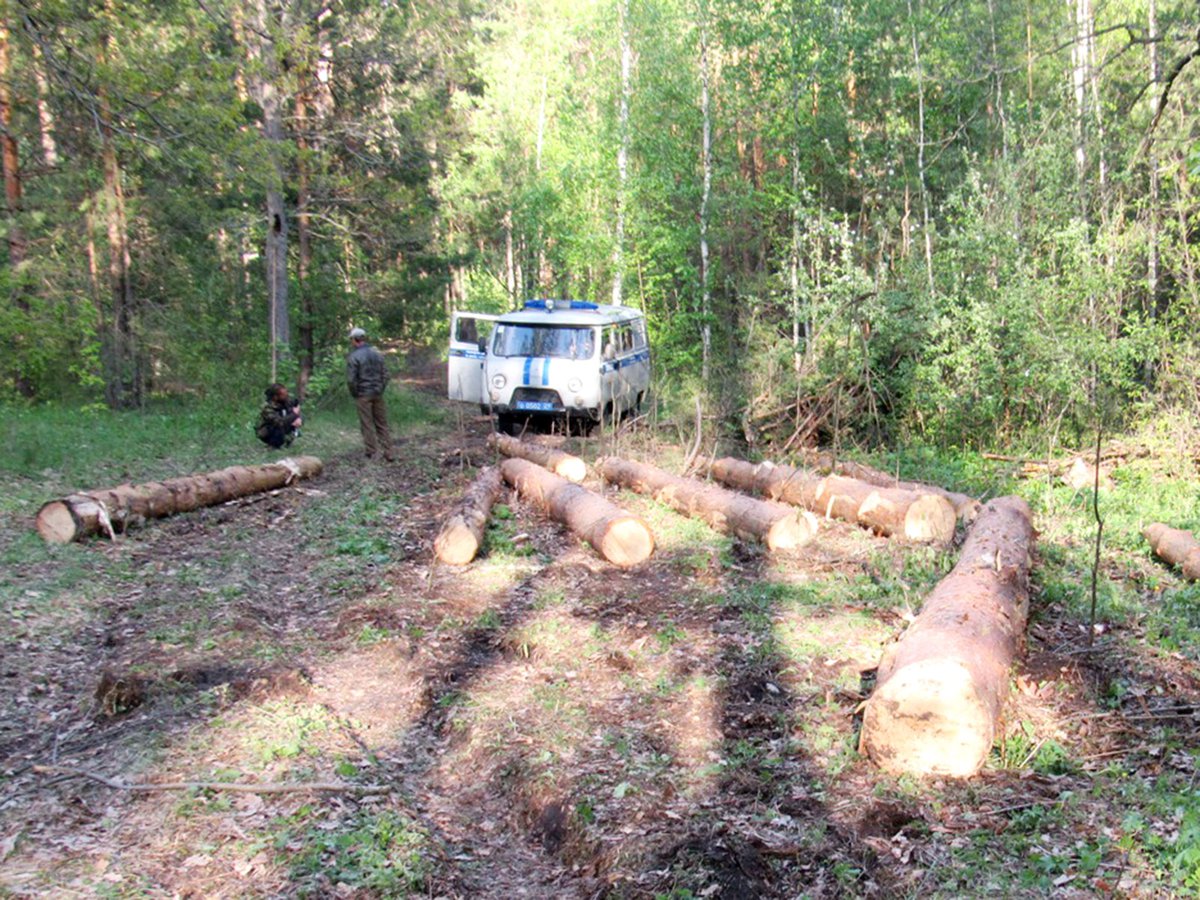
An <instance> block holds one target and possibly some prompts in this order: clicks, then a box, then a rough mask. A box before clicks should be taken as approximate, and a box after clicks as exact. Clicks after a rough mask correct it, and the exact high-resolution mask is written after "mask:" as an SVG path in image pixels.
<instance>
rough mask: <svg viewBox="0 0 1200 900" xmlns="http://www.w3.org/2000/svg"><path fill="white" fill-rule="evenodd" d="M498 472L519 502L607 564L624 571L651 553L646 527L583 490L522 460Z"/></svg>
mask: <svg viewBox="0 0 1200 900" xmlns="http://www.w3.org/2000/svg"><path fill="white" fill-rule="evenodd" d="M500 472H501V474H502V475H503V476H504V480H505V481H507V482H508V483H509V484H511V485H512V486H513V487H515V488H516V489H517V491H518V492H519V493H520V495H521V497H522V498H523V499H525V500H527V501H529V502H530V503H533V504H534V505H536V506H538V507H540V508H541V509H542V510H543V511H545V512H546V513H547V514H548V515H549V516H550V517H551V518H552V519H554V520H555V521H557V522H561V523H563V524H564V525H566V526H567V527H568V528H569V529H571V531H572V532H574V533H575V534H576V535H578V536H579V537H581V538H583V539H584V540H585V541H587V542H588V543H589V544H591V545H592V546H593V547H595V548H596V550H597V551H598V552H599V553H600V555H601V556H603V557H604V558H605V559H607V560H608V561H609V562H611V563H613V564H615V565H618V566H622V567H625V568H628V567H629V566H636V565H638V564H639V563H642V562H645V561H646V560H647V559H649V558H650V554H651V553H653V552H654V535H653V533H651V531H650V526H648V525H647V524H646V523H645V522H643V521H642V520H641V519H639V518H637V517H636V516H631V515H630V514H629V513H627V512H625V511H624V510H623V509H621V508H620V507H617V506H614V505H613V504H611V503H609V502H608V501H607V500H605V499H604V498H603V497H599V496H597V495H596V494H593V493H592V492H591V491H589V490H587V489H586V488H582V487H580V486H579V485H577V484H572V483H571V482H569V481H567V480H566V479H564V478H559V477H558V476H557V475H555V474H554V473H553V472H550V471H548V470H546V469H543V468H542V467H541V466H539V465H536V464H534V463H531V462H529V461H528V460H524V459H506V460H505V461H504V462H503V463H502V464H501V466H500Z"/></svg>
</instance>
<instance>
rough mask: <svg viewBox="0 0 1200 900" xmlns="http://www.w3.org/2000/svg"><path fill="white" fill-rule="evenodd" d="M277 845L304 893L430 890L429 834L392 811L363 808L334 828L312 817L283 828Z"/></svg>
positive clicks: (299, 891) (392, 894)
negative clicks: (367, 810) (371, 810)
mask: <svg viewBox="0 0 1200 900" xmlns="http://www.w3.org/2000/svg"><path fill="white" fill-rule="evenodd" d="M275 846H276V850H277V851H278V854H279V859H280V862H282V863H284V864H285V865H287V867H288V872H289V874H290V876H291V878H292V881H293V883H294V886H295V888H296V892H297V894H298V895H299V896H301V897H328V896H333V895H340V894H341V893H342V892H343V891H345V890H346V889H347V888H348V889H349V893H352V894H356V895H357V893H358V892H368V893H370V894H371V895H373V896H383V897H403V896H408V895H409V894H410V893H425V891H424V887H425V884H426V880H427V878H428V876H429V874H430V872H431V871H432V868H433V866H432V864H431V863H430V861H429V855H430V852H431V848H432V844H431V841H430V839H429V836H428V835H427V834H426V833H425V831H424V830H423V829H421V828H420V827H419V826H418V825H416V824H415V823H414V822H412V821H410V820H409V819H407V818H405V817H404V816H401V815H399V814H398V813H395V812H391V811H384V812H379V813H367V812H363V813H359V814H357V815H355V816H352V817H351V818H349V819H347V820H344V821H342V822H339V823H337V826H336V827H334V828H328V827H327V824H326V823H325V822H319V821H314V820H313V819H309V820H308V821H306V822H305V823H304V824H303V825H293V826H291V827H289V828H286V829H284V830H283V831H282V832H281V833H280V835H279V837H278V839H277V840H276V845H275ZM343 885H344V886H345V887H342V886H343Z"/></svg>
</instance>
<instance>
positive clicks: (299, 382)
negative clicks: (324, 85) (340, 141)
mask: <svg viewBox="0 0 1200 900" xmlns="http://www.w3.org/2000/svg"><path fill="white" fill-rule="evenodd" d="M308 106H309V97H308V94H307V93H306V92H304V91H301V92H300V93H299V94H297V96H296V242H297V245H298V249H299V257H298V259H297V262H296V284H297V287H298V288H299V289H300V328H299V331H300V372H299V373H298V375H297V376H296V396H297V397H298V398H299V399H301V400H303V399H305V396H306V394H307V391H308V382H309V380H310V379H311V378H312V373H313V366H314V364H315V360H316V347H315V344H314V341H313V326H314V323H315V321H316V310H315V309H314V308H313V298H312V290H311V289H310V286H309V284H308V275H309V271H310V269H311V268H312V240H311V236H310V234H309V217H310V213H309V209H308V206H309V200H310V197H309V187H308V152H309V148H308V127H309V126H308Z"/></svg>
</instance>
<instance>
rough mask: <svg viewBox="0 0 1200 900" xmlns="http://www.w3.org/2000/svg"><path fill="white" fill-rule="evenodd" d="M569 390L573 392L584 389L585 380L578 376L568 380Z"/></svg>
mask: <svg viewBox="0 0 1200 900" xmlns="http://www.w3.org/2000/svg"><path fill="white" fill-rule="evenodd" d="M567 390H568V391H571V392H572V393H578V392H579V391H581V390H583V382H582V381H581V380H580V379H578V378H572V379H571V380H570V381H568V382H567Z"/></svg>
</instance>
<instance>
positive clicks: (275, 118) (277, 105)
mask: <svg viewBox="0 0 1200 900" xmlns="http://www.w3.org/2000/svg"><path fill="white" fill-rule="evenodd" d="M269 7H270V5H269V4H268V2H267V0H251V8H250V12H251V16H252V22H253V27H252V28H246V29H245V35H246V37H247V40H248V46H247V51H248V56H249V63H250V64H249V65H248V66H247V68H246V83H247V88H248V90H249V92H250V96H251V97H252V98H253V99H254V101H255V102H256V103H257V104H258V106H259V108H260V109H261V110H262V127H261V130H262V136H263V138H264V139H265V141H266V149H267V156H268V159H269V160H270V167H269V170H268V171H267V172H266V178H267V186H266V192H265V193H266V205H267V222H266V239H265V242H264V254H263V262H264V265H265V268H266V279H267V302H268V307H269V313H268V314H269V319H268V324H269V325H270V334H271V380H272V381H275V380H276V378H277V371H276V370H277V366H278V359H279V350H280V348H283V349H284V351H285V353H286V349H287V347H288V346H289V344H290V343H291V339H292V338H291V321H290V318H289V315H288V264H287V247H288V218H287V208H286V206H285V201H284V195H283V191H284V171H283V159H282V157H283V153H284V149H283V143H284V129H283V97H282V96H281V91H280V88H279V81H280V79H281V75H280V71H279V61H278V59H277V57H276V46H275V43H276V35H277V34H279V33H281V32H282V33H284V34H286V33H287V30H288V26H289V24H290V23H289V22H288V21H287V16H286V11H285V12H284V13H281V15H283V17H284V20H283V21H278V20H275V18H274V14H273V12H272V10H271V9H270V8H269Z"/></svg>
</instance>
